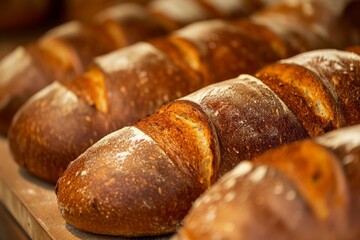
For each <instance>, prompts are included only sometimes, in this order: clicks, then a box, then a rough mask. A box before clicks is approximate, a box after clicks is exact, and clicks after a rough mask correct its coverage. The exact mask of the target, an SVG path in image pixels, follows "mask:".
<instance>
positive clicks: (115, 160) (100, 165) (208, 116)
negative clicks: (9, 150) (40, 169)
mask: <svg viewBox="0 0 360 240" xmlns="http://www.w3.org/2000/svg"><path fill="white" fill-rule="evenodd" d="M278 65H279V66H283V65H286V66H287V67H288V68H289V69H293V70H294V74H297V73H299V74H297V78H296V79H293V81H287V82H286V83H287V84H289V85H290V86H292V88H291V89H293V90H292V93H293V94H294V95H295V96H297V97H296V98H288V97H287V95H282V94H277V93H276V92H275V91H273V90H272V89H274V90H277V89H276V87H274V86H276V84H270V80H271V79H272V80H273V81H274V82H275V83H277V84H278V85H282V84H283V83H282V82H279V81H278V78H269V79H270V80H269V82H267V83H266V84H265V83H264V82H262V81H261V80H260V79H258V78H256V77H254V76H251V75H246V74H243V75H240V76H239V77H238V78H234V79H231V80H227V81H223V82H220V83H217V84H213V85H210V86H207V87H205V88H202V89H200V90H198V91H196V92H194V93H192V94H190V95H187V96H185V97H183V98H181V99H178V100H175V101H173V102H171V103H168V104H166V105H164V106H163V107H161V108H160V109H159V111H157V112H156V113H155V114H152V115H150V116H148V117H146V118H144V119H142V120H140V121H138V122H137V123H136V124H135V125H134V126H130V127H125V128H122V129H121V130H118V131H115V132H113V133H111V134H109V135H107V136H106V137H104V138H102V139H101V140H100V141H98V142H97V143H95V144H94V145H93V146H91V147H90V148H88V149H87V150H86V151H85V152H84V153H83V154H81V155H80V156H79V157H78V158H77V159H76V160H75V161H73V162H72V163H71V164H70V165H69V167H68V168H67V170H66V171H65V173H64V174H63V176H62V177H61V178H60V179H59V180H58V182H57V187H56V193H57V199H58V206H59V209H60V212H61V214H62V216H63V217H64V218H65V220H66V221H67V222H68V223H69V224H71V225H72V226H74V227H76V228H79V229H81V230H84V231H90V232H94V233H102V234H111V235H131V236H140V235H155V234H164V233H168V232H171V231H175V230H176V229H177V228H178V227H179V226H180V224H181V221H182V219H183V217H184V216H185V215H186V213H187V212H188V209H189V208H190V207H191V205H192V202H193V201H194V200H195V199H196V197H197V196H199V195H198V194H199V193H201V192H202V191H203V190H205V189H207V188H208V187H209V186H211V185H212V184H214V183H215V182H216V181H217V180H218V179H219V178H221V177H222V176H223V175H224V174H226V173H227V172H228V171H230V170H232V169H233V168H234V167H235V166H236V165H237V164H239V163H240V162H242V161H244V160H249V159H252V158H254V157H256V156H258V155H259V154H262V153H263V152H265V151H267V150H269V149H273V148H277V147H279V146H281V145H283V144H285V143H290V142H294V141H297V140H301V139H304V138H307V137H308V136H309V135H314V134H313V129H317V130H318V131H316V133H318V134H322V133H324V132H326V131H329V130H330V129H336V128H342V127H345V126H348V125H350V124H359V123H360V108H359V106H360V99H359V96H360V56H359V55H357V54H355V53H351V52H346V51H339V50H331V49H329V50H317V51H312V52H307V53H303V54H300V55H297V56H296V57H294V58H290V59H287V60H283V61H280V62H278V63H274V64H273V65H271V66H272V67H271V66H270V67H265V68H264V69H262V70H260V71H259V72H260V73H261V74H259V75H260V76H263V75H266V74H271V73H273V70H272V69H274V68H275V67H276V66H278ZM335 66H336V67H335ZM304 72H307V73H308V74H303V73H304ZM324 72H326V73H327V74H322V75H321V74H319V73H324ZM300 73H302V74H300ZM309 74H310V75H311V76H314V77H313V78H311V80H312V82H311V83H312V84H304V85H300V84H299V82H303V83H305V82H306V81H307V79H308V78H309ZM291 77H292V76H287V75H286V73H284V76H283V78H281V79H289V78H291ZM333 77H336V79H337V81H336V84H335V85H336V87H333V85H331V84H330V83H332V82H333ZM299 86H301V88H300V87H299ZM319 86H321V87H319ZM349 86H351V87H350V88H348V87H349ZM299 88H300V89H301V90H302V91H298V90H297V89H299ZM344 89H351V91H352V92H349V94H348V95H345V94H343V90H344ZM285 91H288V90H287V89H285ZM329 92H331V93H332V94H329ZM301 99H306V101H307V103H308V104H309V105H311V106H316V107H314V108H315V110H314V109H312V108H304V109H303V111H304V112H302V113H298V112H295V113H293V112H292V111H290V109H292V108H293V107H295V106H296V105H298V102H299V101H298V100H301ZM344 99H347V101H344ZM329 102H335V103H336V104H334V105H333V106H332V107H334V106H335V107H334V108H333V109H332V110H333V111H335V110H336V112H337V114H338V116H341V117H339V118H340V119H342V120H341V121H339V122H336V123H337V124H323V123H326V122H330V123H334V122H335V120H337V118H335V117H334V115H332V114H328V111H325V109H327V108H325V106H327V104H328V103H329ZM350 108H351V111H350V110H349V109H350ZM327 110H329V109H327ZM330 112H332V111H330ZM319 115H320V116H321V117H322V119H323V121H320V122H319V121H314V123H312V124H305V123H304V124H301V122H304V121H303V119H308V118H309V119H317V118H318V117H319ZM355 118H357V121H356V120H355ZM329 126H331V128H330V127H329ZM299 171H300V172H299V174H301V173H302V172H301V170H299ZM254 178H255V176H254ZM209 214H211V212H209ZM321 214H323V213H321ZM209 218H211V216H209ZM306 226H307V225H306ZM258 227H260V226H258ZM204 239H206V238H204Z"/></svg>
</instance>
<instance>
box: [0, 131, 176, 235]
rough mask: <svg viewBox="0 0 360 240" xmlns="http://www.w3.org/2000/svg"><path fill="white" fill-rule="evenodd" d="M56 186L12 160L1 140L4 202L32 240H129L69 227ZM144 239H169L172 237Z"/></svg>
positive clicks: (0, 180) (1, 196)
mask: <svg viewBox="0 0 360 240" xmlns="http://www.w3.org/2000/svg"><path fill="white" fill-rule="evenodd" d="M54 187H55V186H54V185H52V184H48V183H45V182H43V181H41V180H38V179H36V178H35V177H33V176H31V175H30V174H28V173H27V172H25V171H24V170H23V169H22V168H19V166H18V165H17V164H16V163H15V161H14V160H13V159H12V157H11V154H10V151H9V148H8V144H7V141H6V139H5V138H2V137H0V201H1V202H2V203H3V204H4V206H5V207H6V208H7V209H8V210H9V212H10V213H11V215H12V216H13V217H14V218H15V219H16V220H17V222H18V223H19V224H20V226H21V227H22V228H23V229H24V230H25V232H26V233H27V234H28V235H29V236H30V238H32V239H41V240H46V239H56V240H57V239H66V240H71V239H89V240H91V239H100V240H101V239H109V240H111V239H129V238H122V237H111V236H102V235H94V234H89V233H84V232H81V231H78V230H76V229H74V228H73V227H71V226H70V225H68V224H66V222H65V221H64V219H63V218H62V217H61V216H60V213H59V211H58V209H57V205H56V196H55V193H54ZM130 239H139V238H130ZM140 239H152V240H155V239H156V240H160V239H162V240H165V239H169V237H157V238H140Z"/></svg>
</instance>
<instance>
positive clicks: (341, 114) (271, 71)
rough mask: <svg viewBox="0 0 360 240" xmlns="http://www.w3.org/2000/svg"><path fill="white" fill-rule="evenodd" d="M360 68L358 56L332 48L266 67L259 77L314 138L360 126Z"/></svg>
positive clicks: (259, 73)
mask: <svg viewBox="0 0 360 240" xmlns="http://www.w3.org/2000/svg"><path fill="white" fill-rule="evenodd" d="M359 69H360V56H359V55H356V54H352V53H348V52H344V51H337V50H331V49H329V50H322V51H315V52H307V53H305V54H299V55H297V56H295V57H293V58H290V59H286V60H283V61H280V63H276V64H272V65H269V66H266V67H265V68H263V69H261V70H260V71H258V72H257V73H256V77H258V78H259V79H261V80H262V81H263V82H264V83H265V84H267V85H268V86H269V87H270V88H271V89H272V90H274V91H275V92H276V93H277V94H278V95H279V97H280V98H281V99H282V100H283V101H284V102H285V103H286V105H287V106H288V107H289V108H290V109H291V111H292V112H293V113H294V114H295V115H296V116H297V118H298V119H299V120H300V121H301V123H302V124H303V126H304V127H305V128H306V129H307V131H308V132H309V133H310V135H311V136H317V135H319V134H323V133H325V132H327V131H330V130H333V129H336V128H340V127H343V126H346V125H353V124H357V123H359V113H360V107H359V106H360V105H359V104H360V99H359V94H360V86H359V84H360V81H359V76H360V70H359ZM320 100H321V101H320Z"/></svg>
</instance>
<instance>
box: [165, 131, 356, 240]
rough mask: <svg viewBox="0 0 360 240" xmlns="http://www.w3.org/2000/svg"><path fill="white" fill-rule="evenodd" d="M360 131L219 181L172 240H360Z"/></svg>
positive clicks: (272, 156)
mask: <svg viewBox="0 0 360 240" xmlns="http://www.w3.org/2000/svg"><path fill="white" fill-rule="evenodd" d="M359 173H360V125H356V126H351V127H347V128H343V129H340V130H336V131H333V132H330V133H327V134H325V135H323V136H320V137H318V138H315V139H311V140H304V141H301V142H297V143H292V144H288V145H286V146H282V147H280V148H279V149H275V150H270V151H268V152H266V153H264V154H262V155H260V156H258V157H256V158H255V159H253V160H252V161H244V162H242V163H240V164H239V165H238V166H236V167H235V168H234V169H233V170H232V171H230V172H229V173H227V174H226V175H224V177H223V178H222V179H220V180H219V181H218V182H217V183H216V184H214V185H213V186H212V187H211V188H210V189H209V190H207V191H206V192H205V193H204V194H203V195H202V196H201V197H200V198H199V199H198V200H196V202H195V203H194V205H193V207H192V209H191V210H190V211H189V214H188V215H187V216H186V218H185V220H184V225H183V227H182V228H181V230H179V232H178V234H177V235H176V236H174V237H173V238H171V239H172V240H180V239H181V240H186V239H192V240H197V239H199V240H200V239H211V238H213V237H216V238H217V239H229V240H230V239H233V240H235V239H249V240H252V239H267V238H269V236H271V239H309V240H310V239H314V240H315V239H359V237H360V231H359V224H360V218H359V215H358V212H359V210H360V195H359V187H360V178H359Z"/></svg>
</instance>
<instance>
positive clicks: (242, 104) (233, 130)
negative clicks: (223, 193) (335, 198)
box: [183, 74, 308, 176]
mask: <svg viewBox="0 0 360 240" xmlns="http://www.w3.org/2000/svg"><path fill="white" fill-rule="evenodd" d="M183 99H185V100H188V101H193V102H195V103H198V104H199V105H200V106H201V107H202V108H203V110H204V111H205V112H206V113H207V114H208V115H209V116H210V118H211V120H212V122H213V124H214V125H215V128H216V132H217V134H218V137H219V139H220V143H219V144H220V152H221V162H220V169H219V173H218V174H219V176H222V175H223V174H224V173H226V172H228V171H229V170H231V169H232V168H233V167H234V166H236V165H237V164H238V163H239V162H240V161H242V160H245V159H251V158H253V157H254V156H256V155H258V154H260V153H262V152H264V151H265V150H268V149H270V148H275V147H278V146H280V145H282V144H284V143H287V142H292V141H296V140H299V139H303V138H306V137H308V134H307V132H306V131H305V129H304V128H303V127H302V126H301V124H300V123H299V121H298V119H297V118H296V117H295V116H294V115H293V113H292V112H290V110H289V109H288V108H287V106H286V105H285V104H284V103H283V102H282V101H281V100H280V99H279V98H278V97H277V96H276V94H274V92H273V91H271V90H270V89H269V88H268V87H267V86H266V85H265V84H263V83H262V82H261V81H260V80H258V79H256V78H254V77H252V76H250V75H244V74H243V75H240V76H239V77H238V78H236V79H232V80H228V81H224V82H221V83H218V84H216V85H210V86H208V87H205V88H203V89H201V90H199V91H197V92H194V93H192V94H190V95H188V96H186V97H184V98H183Z"/></svg>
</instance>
